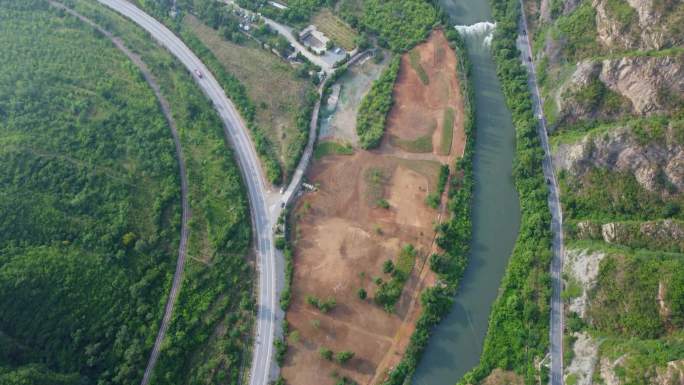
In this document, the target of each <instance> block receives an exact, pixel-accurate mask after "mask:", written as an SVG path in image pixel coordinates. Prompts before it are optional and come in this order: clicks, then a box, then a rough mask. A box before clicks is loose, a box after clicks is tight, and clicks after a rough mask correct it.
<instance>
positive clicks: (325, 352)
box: [318, 347, 333, 361]
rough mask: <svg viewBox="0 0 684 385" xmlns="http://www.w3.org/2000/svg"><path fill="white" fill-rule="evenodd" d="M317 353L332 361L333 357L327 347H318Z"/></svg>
mask: <svg viewBox="0 0 684 385" xmlns="http://www.w3.org/2000/svg"><path fill="white" fill-rule="evenodd" d="M318 354H319V355H320V356H321V358H324V359H326V360H328V361H332V359H333V352H332V350H330V349H328V348H325V347H321V348H320V349H318Z"/></svg>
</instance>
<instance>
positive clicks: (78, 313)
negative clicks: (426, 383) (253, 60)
mask: <svg viewBox="0 0 684 385" xmlns="http://www.w3.org/2000/svg"><path fill="white" fill-rule="evenodd" d="M65 3H66V4H67V5H69V6H71V7H74V8H75V9H76V10H77V11H78V12H80V13H81V14H83V15H85V16H87V17H89V18H90V19H92V20H95V21H96V22H98V23H99V24H100V25H102V26H104V27H105V28H106V29H108V30H110V31H112V32H114V33H115V34H116V35H118V36H120V37H122V39H123V41H124V43H125V44H126V45H127V46H128V47H129V48H130V49H132V50H133V51H135V52H137V53H138V54H139V55H140V56H142V60H143V61H144V62H145V63H146V64H147V66H148V67H149V68H150V70H151V71H152V75H153V76H155V77H156V79H157V82H158V83H159V85H160V86H161V89H162V93H163V94H164V95H165V96H166V98H167V99H168V100H169V103H170V108H171V111H172V114H173V117H174V120H175V121H176V124H177V126H178V130H179V132H180V136H181V145H182V147H183V151H184V155H185V161H186V166H187V172H188V179H189V185H190V186H189V190H190V191H189V200H190V206H191V214H192V216H191V221H190V240H189V245H188V259H187V262H186V267H185V274H184V278H183V284H182V289H181V292H180V295H179V298H178V302H177V304H176V308H175V312H174V316H173V318H172V324H171V327H170V329H169V331H168V333H167V338H166V340H165V342H164V344H163V347H162V352H161V355H160V359H159V362H158V365H157V370H156V371H155V374H154V375H153V378H152V383H170V384H176V383H178V381H182V382H183V383H200V382H202V383H204V382H207V381H214V380H217V381H218V380H219V379H220V380H222V381H225V382H229V383H235V382H237V378H238V377H239V375H240V368H241V365H244V363H245V362H246V359H245V357H244V353H245V352H246V351H247V350H246V347H247V346H249V345H250V344H251V342H250V338H249V335H250V329H251V323H252V317H253V315H252V314H253V313H252V312H253V310H252V301H251V297H250V291H251V275H252V271H251V268H250V267H249V265H248V264H247V260H246V259H245V254H247V247H248V245H249V240H250V227H249V222H248V219H247V220H246V218H249V216H248V212H247V203H246V198H245V196H244V192H243V186H242V183H241V181H240V177H239V172H238V169H237V167H236V165H235V163H234V161H233V159H232V152H231V151H230V149H229V148H228V147H227V146H226V142H225V139H224V136H223V131H222V125H221V122H220V121H219V119H218V117H217V116H216V114H215V112H214V111H213V110H212V108H211V105H210V104H209V103H208V102H207V100H206V99H205V98H204V96H203V95H202V94H201V92H200V91H199V89H198V88H197V87H196V86H195V85H194V84H193V81H192V77H191V76H190V75H189V74H188V73H187V72H186V71H185V70H184V69H183V68H182V67H181V66H180V65H179V64H178V63H177V62H176V61H175V60H173V58H172V57H171V56H170V55H169V54H168V53H167V52H166V51H165V50H164V49H162V48H160V47H159V46H158V45H156V43H155V42H154V41H152V40H150V39H149V36H147V35H146V34H145V33H144V32H143V31H142V30H140V29H138V28H137V27H135V26H134V25H132V24H131V23H130V22H129V21H127V20H125V19H123V18H121V17H119V16H117V15H116V14H114V13H113V12H111V11H109V10H107V9H106V8H104V7H103V6H101V5H99V4H97V2H94V1H85V0H71V1H65ZM0 12H2V13H1V14H2V17H1V18H0V21H1V22H0V28H1V29H2V33H1V34H0V46H1V47H2V49H1V50H0V52H2V53H3V54H2V55H0V60H1V61H2V66H0V79H1V80H0V86H1V87H2V88H0V115H1V116H2V118H3V119H2V120H0V122H1V123H0V141H1V142H2V143H3V145H2V146H0V154H1V155H2V159H3V162H2V165H0V167H1V168H2V172H1V173H0V195H1V196H2V198H3V199H2V203H0V205H2V206H1V207H0V208H1V210H0V213H2V215H1V216H0V218H1V219H2V221H0V225H1V226H2V231H1V232H0V233H2V235H0V241H1V243H0V276H2V278H1V279H0V303H1V304H2V306H3V312H1V313H0V342H2V343H0V367H1V368H0V383H2V384H5V383H8V384H26V383H28V384H34V383H35V384H43V383H44V384H82V383H101V384H138V383H139V382H140V379H141V378H142V373H143V370H144V368H145V364H146V361H147V358H148V356H149V353H150V349H151V346H152V343H153V341H154V338H155V336H156V333H157V329H158V327H159V321H160V318H161V312H162V310H163V307H164V304H165V302H166V299H167V295H168V290H169V284H170V280H171V276H172V274H173V271H174V268H175V260H176V255H177V252H178V250H177V247H178V244H177V238H178V233H179V223H180V207H179V204H178V203H179V202H180V198H179V191H178V186H179V179H178V170H177V166H176V159H175V153H174V152H173V144H172V141H171V135H170V131H169V127H168V126H167V124H166V122H165V121H164V118H163V116H162V115H161V112H160V110H159V107H158V105H157V100H156V98H155V96H154V94H153V93H152V91H151V90H150V89H149V88H148V86H147V84H146V83H145V82H144V81H143V80H142V77H141V76H140V73H139V71H138V69H137V68H136V67H135V66H134V64H133V63H132V62H130V61H128V59H127V58H126V57H125V56H123V55H122V54H121V53H119V52H118V51H117V50H116V48H114V46H113V45H112V44H111V42H110V41H109V40H108V39H106V38H104V37H102V36H100V35H99V34H98V33H96V32H94V31H93V30H92V29H91V28H90V27H87V26H86V25H85V24H84V23H83V22H81V21H79V20H77V19H76V18H73V17H71V16H68V15H66V14H65V13H63V12H58V11H57V10H55V9H52V8H50V7H49V6H48V4H47V2H45V1H38V0H34V1H31V2H28V3H27V2H23V1H18V0H16V1H0ZM5 53H7V55H5ZM103 75H106V76H103ZM5 117H7V120H5ZM5 122H8V124H5ZM29 182H30V183H29ZM6 213H7V215H6ZM5 310H6V311H5ZM200 357H201V358H200ZM181 378H182V379H184V380H179V379H181Z"/></svg>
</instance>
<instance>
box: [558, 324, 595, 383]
mask: <svg viewBox="0 0 684 385" xmlns="http://www.w3.org/2000/svg"><path fill="white" fill-rule="evenodd" d="M573 336H574V337H575V338H576V340H575V343H574V345H573V346H572V350H573V352H574V353H575V355H574V357H573V359H572V361H571V362H570V365H569V366H568V367H566V368H565V379H566V382H568V377H573V378H574V380H575V382H574V383H575V384H576V385H592V384H593V383H594V382H593V378H592V376H593V374H594V368H595V367H596V364H597V363H598V344H597V343H596V341H594V339H593V338H591V336H590V335H589V333H587V332H579V333H574V334H573Z"/></svg>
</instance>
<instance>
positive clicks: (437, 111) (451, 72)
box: [386, 30, 465, 162]
mask: <svg viewBox="0 0 684 385" xmlns="http://www.w3.org/2000/svg"><path fill="white" fill-rule="evenodd" d="M413 51H414V53H413V55H417V57H419V63H420V67H422V68H423V70H424V72H425V74H426V75H427V79H428V83H427V84H424V83H423V82H422V81H421V79H420V76H419V74H418V71H416V69H415V68H414V66H412V65H411V59H410V55H409V54H406V55H404V56H403V57H402V58H401V66H400V68H399V74H398V76H397V82H396V83H395V86H394V105H393V107H392V110H391V111H390V113H389V116H388V119H387V122H388V124H387V135H388V136H390V137H394V138H398V139H400V140H416V139H419V138H421V137H424V136H427V135H430V136H431V137H432V148H433V150H432V152H433V153H434V154H435V155H437V154H438V149H439V148H440V144H441V141H442V135H443V128H444V127H443V126H444V120H445V119H444V115H445V110H446V109H447V108H453V109H454V111H455V116H454V124H453V127H452V131H453V140H452V141H451V150H450V154H456V155H457V156H461V155H462V154H463V148H464V146H465V134H464V131H463V129H462V127H463V118H464V115H463V96H462V95H461V89H460V87H459V82H458V74H457V70H456V66H457V58H456V53H455V52H454V50H453V49H451V48H450V47H449V42H448V41H447V39H446V37H445V36H444V32H443V31H441V30H438V31H435V32H434V33H432V35H430V38H429V39H428V40H427V41H426V42H424V43H422V44H420V45H418V46H416V47H415V48H414V49H413ZM388 144H389V143H387V144H386V145H388ZM443 158H445V159H443V161H445V162H446V157H443Z"/></svg>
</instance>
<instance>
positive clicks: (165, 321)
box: [50, 1, 190, 385]
mask: <svg viewBox="0 0 684 385" xmlns="http://www.w3.org/2000/svg"><path fill="white" fill-rule="evenodd" d="M50 5H52V6H53V7H56V8H59V9H63V10H64V11H66V12H67V13H69V14H70V15H72V16H74V17H76V18H78V19H79V20H81V21H83V22H84V23H86V24H88V25H90V26H91V27H93V28H95V29H97V30H98V31H99V32H100V33H102V34H103V35H105V36H106V37H107V38H109V39H110V40H111V41H112V43H114V46H116V48H118V49H119V50H120V51H121V52H123V53H124V55H126V56H127V57H128V58H129V59H130V60H131V61H132V62H133V64H135V65H136V66H137V67H138V69H140V72H141V73H142V75H143V77H144V78H145V81H146V82H147V84H149V85H150V87H151V88H152V90H153V91H154V94H155V96H156V97H157V100H159V104H160V106H161V109H162V112H163V113H164V117H165V118H166V121H167V122H168V123H169V127H170V128H171V135H172V136H173V142H174V144H175V146H176V156H177V157H178V169H179V174H180V180H181V206H182V218H181V234H180V242H179V244H178V259H177V261H176V271H175V273H174V275H173V284H172V285H171V290H170V291H169V298H168V300H167V302H166V308H165V309H164V317H163V318H162V323H161V325H160V326H159V332H158V333H157V338H156V340H155V341H154V347H153V348H152V352H151V353H150V358H149V360H148V362H147V367H146V368H145V374H144V376H143V379H142V381H141V384H143V385H145V384H147V383H148V382H149V379H150V376H151V374H152V371H153V369H154V366H155V365H156V363H157V359H158V358H159V350H160V348H161V344H162V341H163V340H164V336H165V335H166V331H167V330H168V328H169V324H170V323H171V315H172V314H173V307H174V305H175V303H176V299H177V298H178V293H179V292H180V287H181V283H182V280H183V269H184V268H185V257H186V254H187V245H188V236H189V229H188V220H189V219H190V205H189V203H188V173H187V171H186V168H185V161H184V158H183V149H182V148H181V144H180V137H179V135H178V127H177V126H176V122H175V121H174V120H173V117H172V115H171V108H170V107H169V102H168V101H167V100H166V98H165V97H164V95H162V93H161V89H160V87H159V84H158V83H157V80H156V79H155V78H154V76H153V75H152V73H151V72H150V70H149V68H147V65H145V63H144V62H143V61H142V59H141V58H140V56H138V55H136V54H135V53H133V52H132V51H131V50H129V49H128V48H127V47H126V46H125V45H124V44H123V42H122V41H121V39H119V38H117V37H115V36H114V35H113V34H112V33H111V32H109V31H107V30H104V29H102V27H100V26H99V25H98V24H95V23H94V22H93V21H92V20H90V19H88V18H86V17H85V16H83V15H81V14H79V13H77V12H75V11H74V10H72V9H70V8H68V7H66V6H64V5H63V4H61V3H58V2H55V1H50Z"/></svg>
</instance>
